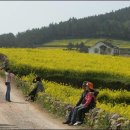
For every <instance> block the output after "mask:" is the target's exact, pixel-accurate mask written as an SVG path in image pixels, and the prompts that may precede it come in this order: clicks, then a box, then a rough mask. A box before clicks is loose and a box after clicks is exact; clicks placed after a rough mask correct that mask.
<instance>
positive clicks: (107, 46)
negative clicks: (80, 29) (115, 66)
mask: <svg viewBox="0 0 130 130" xmlns="http://www.w3.org/2000/svg"><path fill="white" fill-rule="evenodd" d="M88 53H97V54H108V55H119V54H120V49H119V48H118V47H116V46H114V45H112V44H111V43H109V42H106V41H100V42H97V43H96V44H95V45H94V46H92V47H90V48H88Z"/></svg>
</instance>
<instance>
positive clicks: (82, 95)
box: [76, 90, 99, 106]
mask: <svg viewBox="0 0 130 130" xmlns="http://www.w3.org/2000/svg"><path fill="white" fill-rule="evenodd" d="M87 94H88V91H84V92H83V93H82V94H81V97H80V99H79V101H78V102H77V104H76V106H79V105H80V104H84V103H85V97H86V95H87ZM98 94H99V92H98V91H96V90H94V96H95V97H97V95H98Z"/></svg>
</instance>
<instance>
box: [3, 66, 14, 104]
mask: <svg viewBox="0 0 130 130" xmlns="http://www.w3.org/2000/svg"><path fill="white" fill-rule="evenodd" d="M5 76H6V80H5V85H6V95H5V100H6V101H8V102H11V100H10V92H11V85H10V83H11V80H12V77H14V74H13V73H11V71H10V69H9V68H6V69H5Z"/></svg>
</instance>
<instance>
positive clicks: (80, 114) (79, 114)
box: [67, 106, 89, 123]
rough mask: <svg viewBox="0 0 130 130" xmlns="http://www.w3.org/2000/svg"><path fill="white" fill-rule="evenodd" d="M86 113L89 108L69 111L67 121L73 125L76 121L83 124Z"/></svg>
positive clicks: (76, 108)
mask: <svg viewBox="0 0 130 130" xmlns="http://www.w3.org/2000/svg"><path fill="white" fill-rule="evenodd" d="M88 111H89V108H86V107H81V106H77V107H75V108H73V109H72V110H71V111H70V113H69V116H68V119H67V121H68V122H72V123H75V122H76V121H80V122H83V121H84V117H85V113H86V112H88Z"/></svg>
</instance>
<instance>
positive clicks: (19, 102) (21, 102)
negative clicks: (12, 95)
mask: <svg viewBox="0 0 130 130" xmlns="http://www.w3.org/2000/svg"><path fill="white" fill-rule="evenodd" d="M12 103H18V104H28V103H27V102H16V101H12Z"/></svg>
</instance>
